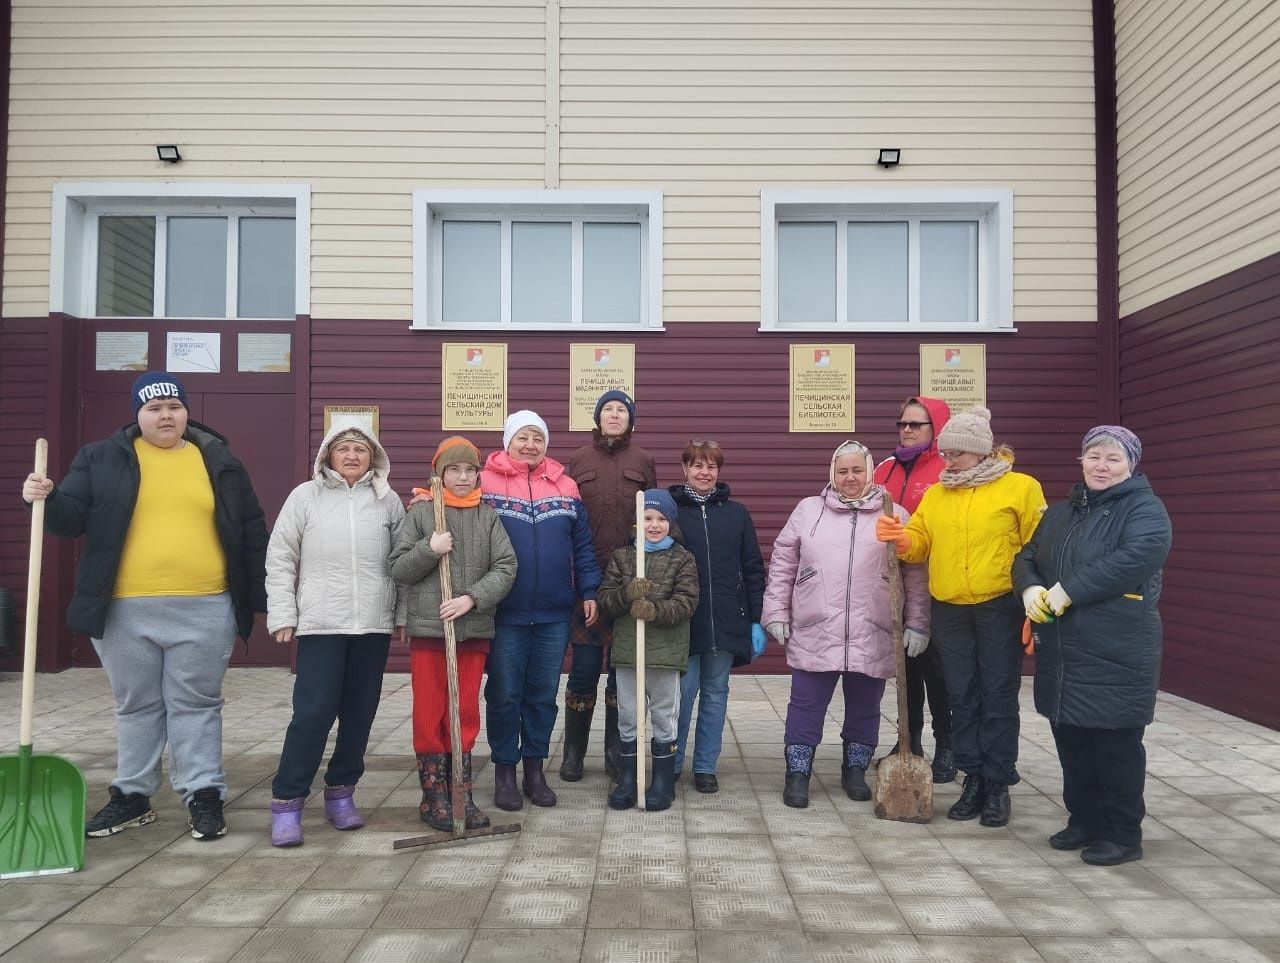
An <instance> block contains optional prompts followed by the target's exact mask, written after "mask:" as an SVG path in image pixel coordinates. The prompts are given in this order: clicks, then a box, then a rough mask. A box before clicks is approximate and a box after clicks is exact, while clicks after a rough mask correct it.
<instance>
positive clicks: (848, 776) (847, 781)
mask: <svg viewBox="0 0 1280 963" xmlns="http://www.w3.org/2000/svg"><path fill="white" fill-rule="evenodd" d="M875 751H876V747H875V746H870V745H867V744H866V743H863V742H848V741H844V742H842V743H841V752H842V753H843V755H842V756H841V759H840V788H841V789H843V790H844V794H845V795H846V796H848V797H849V798H850V799H852V800H853V801H854V802H866V801H867V800H868V799H870V798H871V787H870V786H868V785H867V766H868V765H870V764H871V757H872V756H874V755H875Z"/></svg>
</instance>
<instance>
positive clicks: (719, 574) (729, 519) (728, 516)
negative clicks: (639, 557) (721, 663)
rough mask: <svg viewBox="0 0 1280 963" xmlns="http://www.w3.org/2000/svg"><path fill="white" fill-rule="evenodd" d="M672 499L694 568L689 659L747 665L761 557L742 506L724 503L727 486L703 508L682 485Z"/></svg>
mask: <svg viewBox="0 0 1280 963" xmlns="http://www.w3.org/2000/svg"><path fill="white" fill-rule="evenodd" d="M668 491H670V492H671V497H672V498H673V499H675V503H676V510H677V512H678V514H679V520H680V531H681V532H682V533H683V535H684V544H685V548H687V549H688V550H689V551H690V552H692V553H693V557H694V560H695V561H697V563H698V586H699V594H698V609H697V611H696V612H694V613H693V621H692V622H691V623H690V625H689V654H690V655H691V656H692V655H701V654H702V653H703V652H729V653H731V654H732V655H733V664H734V665H746V664H747V663H748V662H750V661H751V626H752V624H753V623H755V622H759V621H760V610H761V609H762V608H763V607H764V557H763V556H762V555H761V554H760V543H759V542H757V541H756V527H755V525H754V524H753V523H752V521H751V513H750V512H748V511H747V509H746V506H745V505H742V504H741V503H739V502H732V501H730V500H729V486H728V485H726V484H724V482H717V483H716V490H715V491H714V492H712V493H711V498H710V499H708V500H707V501H706V502H698V501H695V500H694V499H692V498H690V497H689V494H688V492H686V491H685V490H684V485H672V486H671V487H670V488H669V489H668Z"/></svg>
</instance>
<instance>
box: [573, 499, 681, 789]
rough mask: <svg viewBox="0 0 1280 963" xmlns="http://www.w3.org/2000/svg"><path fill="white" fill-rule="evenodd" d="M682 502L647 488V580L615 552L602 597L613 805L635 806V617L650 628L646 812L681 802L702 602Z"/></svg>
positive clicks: (630, 557)
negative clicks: (610, 696)
mask: <svg viewBox="0 0 1280 963" xmlns="http://www.w3.org/2000/svg"><path fill="white" fill-rule="evenodd" d="M675 518H676V505H675V502H674V501H673V500H672V498H671V496H670V495H669V494H668V493H667V492H666V491H664V490H663V489H660V488H653V489H649V490H648V491H646V492H645V493H644V539H645V541H644V550H645V560H644V568H645V576H646V577H645V578H636V577H635V575H636V549H635V546H634V545H627V546H624V547H622V548H619V549H616V550H615V551H614V553H613V557H612V558H611V559H610V560H609V567H608V568H607V569H606V571H605V576H604V583H603V584H602V585H601V586H600V590H599V592H598V593H597V594H596V601H597V603H598V604H599V605H600V608H601V609H602V610H603V611H604V613H605V614H607V615H611V616H613V617H614V619H615V621H614V626H613V650H612V654H611V655H610V660H611V661H612V663H613V665H614V667H615V668H616V669H617V672H618V732H619V734H620V736H621V749H622V752H621V767H620V771H619V773H618V785H617V786H616V787H615V788H614V790H613V792H612V793H610V794H609V807H610V808H611V809H630V808H631V807H632V806H634V805H635V804H636V793H637V791H638V790H637V788H636V751H637V747H636V669H635V665H636V622H637V620H643V621H644V622H646V623H648V624H647V627H646V629H645V658H644V665H645V695H646V697H647V702H648V708H649V724H650V726H651V727H652V729H653V781H652V782H651V783H650V785H649V790H648V792H646V793H645V796H644V805H645V808H646V809H651V810H661V809H669V808H670V807H671V802H672V800H674V799H675V760H676V735H677V729H678V726H679V719H680V676H682V675H683V674H684V671H685V668H686V667H687V666H688V664H689V620H690V619H692V618H693V612H694V610H695V609H696V608H697V607H698V567H697V564H696V563H695V562H694V558H693V555H691V554H690V553H689V551H688V550H687V549H686V548H685V547H684V546H683V545H681V544H679V543H678V542H677V541H676V539H677V538H678V537H679V536H680V529H679V528H678V527H677V526H676V525H675Z"/></svg>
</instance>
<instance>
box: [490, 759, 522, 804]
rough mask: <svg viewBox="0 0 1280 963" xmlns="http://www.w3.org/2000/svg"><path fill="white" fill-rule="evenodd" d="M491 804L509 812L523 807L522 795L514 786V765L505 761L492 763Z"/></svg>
mask: <svg viewBox="0 0 1280 963" xmlns="http://www.w3.org/2000/svg"><path fill="white" fill-rule="evenodd" d="M493 804H494V805H495V806H497V807H498V808H499V809H504V810H506V811H507V812H509V813H514V812H519V811H520V810H521V809H523V808H524V797H523V796H521V795H520V790H519V789H518V788H517V787H516V767H515V766H509V765H507V764H506V763H502V762H495V763H494V764H493Z"/></svg>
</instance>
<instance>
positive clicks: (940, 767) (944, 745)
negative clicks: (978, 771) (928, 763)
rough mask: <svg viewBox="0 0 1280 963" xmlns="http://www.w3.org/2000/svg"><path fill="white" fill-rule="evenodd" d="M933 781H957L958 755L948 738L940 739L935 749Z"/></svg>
mask: <svg viewBox="0 0 1280 963" xmlns="http://www.w3.org/2000/svg"><path fill="white" fill-rule="evenodd" d="M933 781H934V782H955V781H956V754H955V752H953V751H952V749H951V740H950V739H948V738H946V737H941V738H939V739H938V741H937V743H936V745H935V746H934V748H933Z"/></svg>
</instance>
